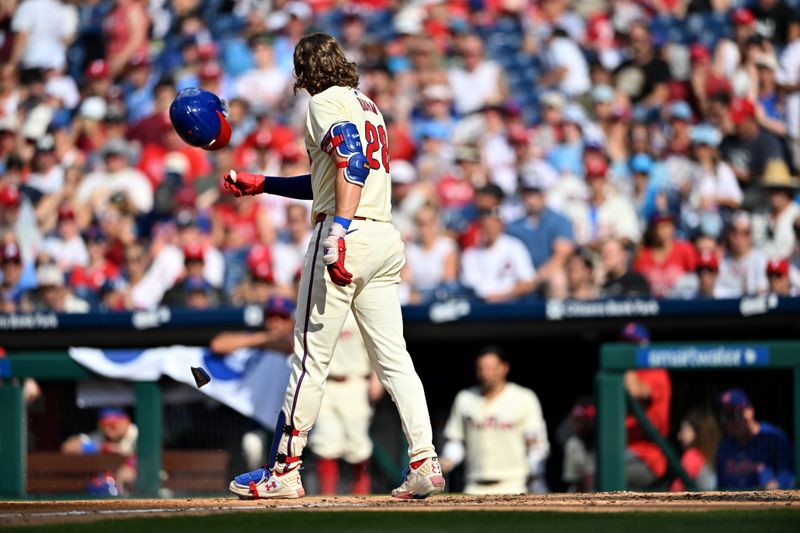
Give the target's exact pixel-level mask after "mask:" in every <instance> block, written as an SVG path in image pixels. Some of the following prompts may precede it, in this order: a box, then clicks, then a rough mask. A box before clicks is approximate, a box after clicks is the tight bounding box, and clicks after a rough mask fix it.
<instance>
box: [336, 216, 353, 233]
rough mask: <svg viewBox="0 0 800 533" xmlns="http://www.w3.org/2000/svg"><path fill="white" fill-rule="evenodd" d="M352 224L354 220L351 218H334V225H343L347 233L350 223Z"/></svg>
mask: <svg viewBox="0 0 800 533" xmlns="http://www.w3.org/2000/svg"><path fill="white" fill-rule="evenodd" d="M351 222H352V220H350V219H349V218H344V217H333V223H334V224H341V225H342V227H343V228H344V229H345V231H347V230H349V229H350V223H351Z"/></svg>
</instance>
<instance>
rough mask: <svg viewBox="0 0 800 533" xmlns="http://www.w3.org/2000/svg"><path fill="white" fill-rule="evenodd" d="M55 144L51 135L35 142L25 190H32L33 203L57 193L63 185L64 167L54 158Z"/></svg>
mask: <svg viewBox="0 0 800 533" xmlns="http://www.w3.org/2000/svg"><path fill="white" fill-rule="evenodd" d="M55 149H56V143H55V140H54V139H53V136H52V135H44V136H43V137H40V138H39V139H38V140H37V141H36V152H35V153H34V156H33V164H32V170H33V172H31V173H30V174H29V175H28V181H27V184H26V189H28V190H31V189H32V191H31V192H32V195H33V196H34V201H35V202H36V201H38V200H39V198H41V196H42V195H45V194H53V193H56V192H58V190H59V189H61V187H62V186H63V185H64V167H62V166H61V165H60V164H59V162H58V157H57V156H56V152H55Z"/></svg>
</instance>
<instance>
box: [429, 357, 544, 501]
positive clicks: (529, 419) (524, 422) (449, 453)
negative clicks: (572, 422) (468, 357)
mask: <svg viewBox="0 0 800 533" xmlns="http://www.w3.org/2000/svg"><path fill="white" fill-rule="evenodd" d="M508 370H509V364H508V360H507V359H506V358H505V356H504V355H503V352H502V351H501V350H499V349H498V348H486V349H485V350H483V351H482V352H481V353H480V354H479V355H478V358H477V360H476V361H475V372H476V374H477V378H478V386H477V387H471V388H469V389H464V390H462V391H461V392H459V393H458V395H456V399H455V401H454V402H453V408H452V410H451V411H450V418H449V420H448V421H447V425H446V426H445V429H444V436H445V439H447V442H446V444H445V447H444V450H443V452H442V460H441V461H442V470H443V471H444V472H449V471H451V470H453V469H454V468H455V467H456V466H458V465H459V464H460V463H461V462H462V461H465V460H466V465H465V468H466V472H465V478H466V486H465V487H464V492H465V493H466V494H521V493H525V492H527V491H528V487H530V488H531V489H532V490H534V491H536V492H544V491H546V490H547V485H546V484H545V482H544V469H545V461H546V460H547V456H548V455H549V454H550V444H549V442H548V440H547V426H545V423H544V418H543V417H542V407H541V405H540V404H539V399H538V398H537V397H536V394H535V393H534V392H533V391H532V390H530V389H526V388H525V387H521V386H519V385H517V384H515V383H510V382H508V381H507V376H508Z"/></svg>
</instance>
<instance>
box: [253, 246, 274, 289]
mask: <svg viewBox="0 0 800 533" xmlns="http://www.w3.org/2000/svg"><path fill="white" fill-rule="evenodd" d="M247 266H248V268H249V269H250V274H251V275H252V276H253V277H254V278H255V279H260V280H264V281H266V282H267V283H273V282H274V281H275V276H274V274H273V272H272V250H270V249H269V248H268V247H267V246H264V245H263V244H256V245H255V246H253V247H252V248H251V249H250V253H249V254H248V256H247Z"/></svg>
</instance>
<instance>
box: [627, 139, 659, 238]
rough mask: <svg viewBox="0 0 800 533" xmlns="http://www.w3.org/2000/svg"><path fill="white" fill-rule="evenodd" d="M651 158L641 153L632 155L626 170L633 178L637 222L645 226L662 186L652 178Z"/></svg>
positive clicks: (652, 164)
mask: <svg viewBox="0 0 800 533" xmlns="http://www.w3.org/2000/svg"><path fill="white" fill-rule="evenodd" d="M653 166H654V163H653V159H652V158H651V157H650V156H649V155H647V154H643V153H639V154H636V155H634V156H633V157H632V158H631V160H630V161H629V162H628V170H629V171H630V173H631V177H632V178H633V180H632V181H633V191H632V192H633V195H632V198H633V201H634V206H635V207H636V213H637V214H638V215H639V224H640V225H642V226H645V225H646V224H647V220H648V219H649V216H650V214H651V213H652V212H653V211H654V210H655V206H656V203H657V201H658V199H659V196H660V195H662V194H663V191H664V188H665V187H664V186H660V184H659V183H658V182H657V181H656V179H654V178H653V177H652V176H651V174H652V172H653Z"/></svg>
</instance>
